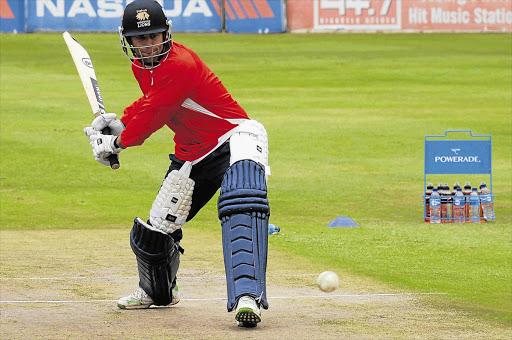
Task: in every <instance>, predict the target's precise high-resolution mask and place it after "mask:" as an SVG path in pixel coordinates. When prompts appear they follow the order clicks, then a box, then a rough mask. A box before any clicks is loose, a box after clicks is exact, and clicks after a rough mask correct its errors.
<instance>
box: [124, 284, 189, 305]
mask: <svg viewBox="0 0 512 340" xmlns="http://www.w3.org/2000/svg"><path fill="white" fill-rule="evenodd" d="M178 302H180V292H179V290H178V285H176V286H174V288H173V289H172V300H171V303H170V304H168V305H166V306H157V305H155V304H154V301H153V299H152V298H151V296H149V295H148V294H147V293H146V292H145V291H144V289H142V288H137V289H136V290H135V291H134V292H133V293H131V294H130V295H128V296H125V297H122V298H120V299H119V301H117V307H119V308H121V309H142V308H150V307H153V306H154V307H170V306H172V305H175V304H177V303H178Z"/></svg>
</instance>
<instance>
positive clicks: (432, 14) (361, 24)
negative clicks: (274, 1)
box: [287, 0, 512, 32]
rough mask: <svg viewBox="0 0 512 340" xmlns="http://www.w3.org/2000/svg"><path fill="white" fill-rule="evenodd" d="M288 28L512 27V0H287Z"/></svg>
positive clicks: (307, 29) (494, 29) (416, 28)
mask: <svg viewBox="0 0 512 340" xmlns="http://www.w3.org/2000/svg"><path fill="white" fill-rule="evenodd" d="M287 15H288V16H287V19H288V27H289V29H290V31H292V32H293V31H322V30H329V31H332V30H342V31H502V32H511V31H512V0H288V1H287Z"/></svg>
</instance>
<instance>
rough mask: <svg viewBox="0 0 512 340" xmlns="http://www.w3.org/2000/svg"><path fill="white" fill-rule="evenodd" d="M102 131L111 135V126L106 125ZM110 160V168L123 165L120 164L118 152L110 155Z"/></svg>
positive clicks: (114, 168) (117, 167)
mask: <svg viewBox="0 0 512 340" xmlns="http://www.w3.org/2000/svg"><path fill="white" fill-rule="evenodd" d="M101 133H102V134H104V135H111V134H112V133H111V132H110V128H108V127H106V128H104V129H103V130H101ZM108 161H109V162H110V168H111V169H112V170H117V169H119V167H120V166H121V165H120V164H119V157H118V156H117V155H116V154H111V155H110V156H108Z"/></svg>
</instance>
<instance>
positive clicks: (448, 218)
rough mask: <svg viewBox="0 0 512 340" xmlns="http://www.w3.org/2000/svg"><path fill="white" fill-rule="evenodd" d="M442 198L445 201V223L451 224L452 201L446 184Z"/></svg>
mask: <svg viewBox="0 0 512 340" xmlns="http://www.w3.org/2000/svg"><path fill="white" fill-rule="evenodd" d="M444 196H445V199H446V219H445V221H446V222H445V223H453V199H452V195H451V192H450V186H449V185H448V183H445V184H444Z"/></svg>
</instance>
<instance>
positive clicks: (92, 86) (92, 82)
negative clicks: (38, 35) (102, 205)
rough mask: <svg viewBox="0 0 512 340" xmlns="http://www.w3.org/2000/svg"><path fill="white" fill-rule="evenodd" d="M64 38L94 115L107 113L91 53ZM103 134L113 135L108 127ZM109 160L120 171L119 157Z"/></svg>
mask: <svg viewBox="0 0 512 340" xmlns="http://www.w3.org/2000/svg"><path fill="white" fill-rule="evenodd" d="M62 36H63V37H64V41H65V42H66V45H68V49H69V52H70V53H71V57H72V58H73V61H74V62H75V66H76V69H77V71H78V74H79V75H80V79H81V80H82V84H83V86H84V90H85V93H86V94H87V99H88V100H89V104H91V109H92V113H93V114H94V117H98V116H99V115H101V114H104V113H105V112H106V111H105V105H103V97H102V96H101V92H100V87H99V86H98V80H97V79H96V74H95V73H94V66H93V65H92V61H91V58H90V57H89V53H87V51H86V50H85V48H83V47H82V45H80V44H79V43H78V41H76V40H75V38H73V37H72V36H71V34H69V33H68V32H64V33H62ZM101 133H102V134H104V135H110V134H111V133H110V129H109V128H108V127H106V128H104V129H103V130H102V131H101ZM108 160H109V162H110V167H111V168H112V169H113V170H116V169H119V166H120V165H119V159H118V157H117V155H114V154H112V155H110V157H109V158H108Z"/></svg>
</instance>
